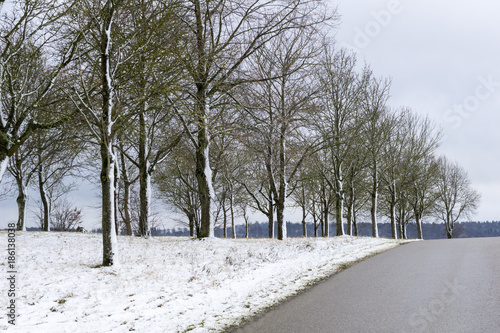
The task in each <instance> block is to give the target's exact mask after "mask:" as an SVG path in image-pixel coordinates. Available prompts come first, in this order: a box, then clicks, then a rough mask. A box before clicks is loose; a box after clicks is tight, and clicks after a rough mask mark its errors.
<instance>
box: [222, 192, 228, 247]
mask: <svg viewBox="0 0 500 333" xmlns="http://www.w3.org/2000/svg"><path fill="white" fill-rule="evenodd" d="M222 219H223V220H222V224H223V228H224V238H227V211H226V196H225V195H223V196H222Z"/></svg>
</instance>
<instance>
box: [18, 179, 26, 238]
mask: <svg viewBox="0 0 500 333" xmlns="http://www.w3.org/2000/svg"><path fill="white" fill-rule="evenodd" d="M17 189H18V194H17V199H16V202H17V211H18V216H17V230H18V231H26V223H25V221H26V208H27V202H28V193H27V192H26V187H25V186H24V183H23V179H22V178H21V179H20V180H17Z"/></svg>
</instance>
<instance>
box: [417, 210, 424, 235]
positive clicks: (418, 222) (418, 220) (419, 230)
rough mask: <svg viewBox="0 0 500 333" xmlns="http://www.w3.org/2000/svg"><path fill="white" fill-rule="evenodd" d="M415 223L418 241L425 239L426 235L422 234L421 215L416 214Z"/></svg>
mask: <svg viewBox="0 0 500 333" xmlns="http://www.w3.org/2000/svg"><path fill="white" fill-rule="evenodd" d="M415 222H416V223H417V237H418V239H424V234H423V232H422V219H421V216H420V213H418V212H415Z"/></svg>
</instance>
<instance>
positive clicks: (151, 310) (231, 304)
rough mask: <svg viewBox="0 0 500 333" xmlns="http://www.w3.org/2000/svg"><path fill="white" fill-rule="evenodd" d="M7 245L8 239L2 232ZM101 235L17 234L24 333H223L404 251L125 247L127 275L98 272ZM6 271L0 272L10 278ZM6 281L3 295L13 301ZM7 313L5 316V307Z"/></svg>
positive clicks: (379, 245) (366, 243)
mask: <svg viewBox="0 0 500 333" xmlns="http://www.w3.org/2000/svg"><path fill="white" fill-rule="evenodd" d="M0 239H3V240H5V241H6V240H7V234H6V233H5V232H0ZM101 241H102V237H101V235H97V234H80V233H38V232H36V233H35V232H30V233H26V232H21V233H18V234H17V240H16V248H17V253H18V258H17V261H18V276H17V291H18V297H17V313H18V317H17V320H16V323H17V325H16V327H13V326H11V325H7V318H6V314H5V312H6V311H1V313H0V329H4V330H7V331H18V332H35V331H36V332H128V331H134V330H135V331H139V332H185V331H189V332H217V331H223V330H224V328H225V327H228V326H230V325H234V324H236V323H239V322H240V321H241V320H242V319H243V318H247V317H248V316H251V315H253V314H255V313H257V312H259V311H262V310H264V309H266V308H267V307H269V306H271V305H273V304H276V303H277V302H279V301H280V300H283V299H285V298H286V297H288V296H290V295H293V294H294V293H296V292H297V291H299V290H301V289H303V288H305V287H306V286H307V285H309V284H311V283H312V282H314V281H317V280H318V279H321V278H323V277H325V276H328V275H330V274H332V273H333V272H335V271H336V270H338V269H339V267H341V266H342V265H344V264H346V263H349V262H352V261H356V260H359V259H360V258H363V257H365V256H367V255H370V254H373V253H375V252H379V251H384V250H387V249H389V248H392V247H395V246H397V245H398V244H399V243H398V242H396V241H392V240H387V239H373V238H354V237H338V238H329V239H314V238H308V239H287V240H286V241H277V240H268V239H259V240H257V239H250V240H243V239H238V240H233V239H227V240H222V239H215V238H213V239H207V240H203V241H199V240H192V239H188V238H170V237H168V238H152V239H142V238H135V237H119V243H120V253H119V254H118V255H119V258H120V265H119V266H117V267H114V268H109V267H100V266H99V264H100V263H101V260H102V259H101V258H102V244H101ZM6 262H7V260H6V259H4V260H2V262H0V267H2V269H3V271H4V272H6V271H7V269H6ZM6 290H7V280H6V279H1V282H0V291H1V293H2V294H5V295H6ZM0 299H1V300H2V301H1V302H2V303H1V304H0V306H1V307H2V309H5V308H6V306H7V299H6V297H3V296H2V297H1V298H0Z"/></svg>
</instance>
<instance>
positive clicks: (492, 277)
mask: <svg viewBox="0 0 500 333" xmlns="http://www.w3.org/2000/svg"><path fill="white" fill-rule="evenodd" d="M233 332H234V333H251V332H259V333H281V332H282V333H294V332H296V333H326V332H343V333H344V332H349V333H355V332H356V333H357V332H360V333H365V332H384V333H387V332H397V333H404V332H408V333H409V332H433V333H434V332H443V333H451V332H481V333H496V332H500V238H482V239H457V240H436V241H423V242H414V243H411V244H408V245H404V246H400V247H398V248H396V249H393V250H390V251H387V252H384V253H382V254H379V255H377V256H375V257H372V258H370V259H367V260H365V261H363V262H361V263H359V264H357V265H354V266H352V267H350V268H348V269H346V270H344V271H342V272H341V273H339V274H337V275H334V276H333V277H331V278H329V279H327V280H325V281H323V282H321V283H320V284H318V285H316V286H314V287H312V288H310V289H309V290H307V291H306V292H304V293H302V294H301V295H299V296H297V297H294V298H291V299H290V300H288V301H286V302H285V303H283V304H281V305H279V306H278V307H276V308H274V309H272V310H271V311H269V312H267V313H265V314H263V315H262V316H260V317H259V318H257V319H255V320H254V321H251V322H249V323H247V324H246V325H245V326H243V327H240V328H238V329H236V330H234V331H233Z"/></svg>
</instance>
